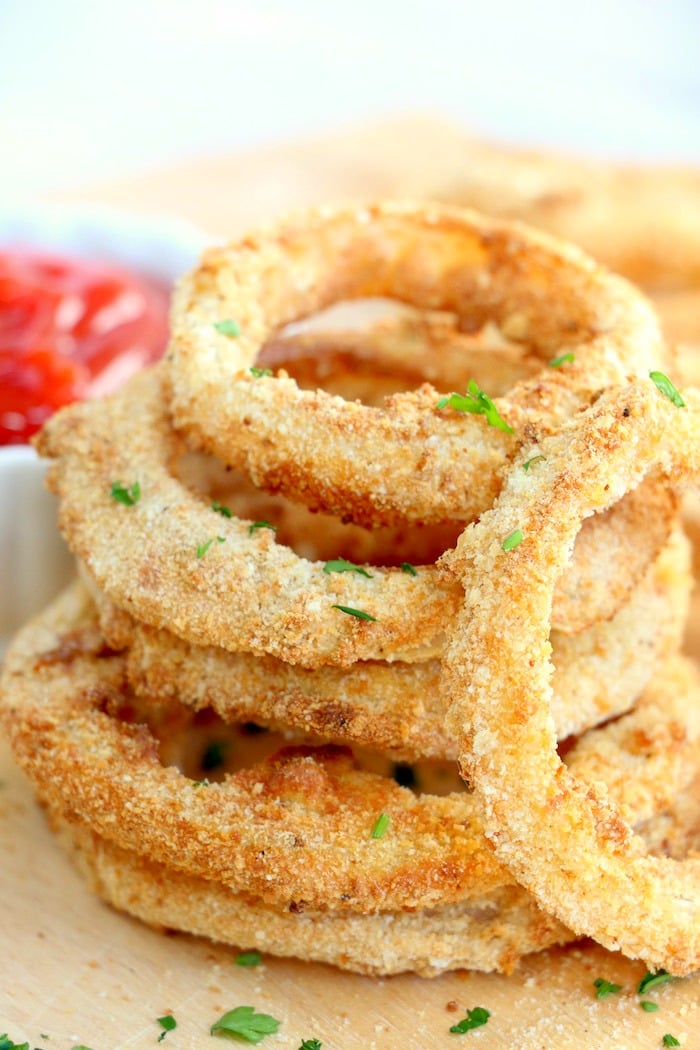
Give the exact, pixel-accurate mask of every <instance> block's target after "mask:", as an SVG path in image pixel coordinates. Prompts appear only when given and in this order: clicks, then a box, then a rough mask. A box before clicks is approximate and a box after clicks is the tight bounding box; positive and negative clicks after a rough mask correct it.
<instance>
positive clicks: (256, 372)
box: [250, 365, 272, 379]
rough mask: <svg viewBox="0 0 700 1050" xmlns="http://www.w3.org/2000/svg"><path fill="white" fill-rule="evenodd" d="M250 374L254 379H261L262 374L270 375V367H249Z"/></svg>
mask: <svg viewBox="0 0 700 1050" xmlns="http://www.w3.org/2000/svg"><path fill="white" fill-rule="evenodd" d="M250 374H251V375H252V376H255V378H256V379H262V377H263V376H271V375H272V369H271V368H256V367H255V365H253V367H252V368H251V369H250Z"/></svg>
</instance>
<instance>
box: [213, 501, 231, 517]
mask: <svg viewBox="0 0 700 1050" xmlns="http://www.w3.org/2000/svg"><path fill="white" fill-rule="evenodd" d="M211 509H212V510H215V511H216V513H217V514H220V515H221V516H222V518H232V517H233V511H232V510H229V508H228V507H225V506H224V505H223V503H219V501H218V500H214V502H213V503H212V505H211Z"/></svg>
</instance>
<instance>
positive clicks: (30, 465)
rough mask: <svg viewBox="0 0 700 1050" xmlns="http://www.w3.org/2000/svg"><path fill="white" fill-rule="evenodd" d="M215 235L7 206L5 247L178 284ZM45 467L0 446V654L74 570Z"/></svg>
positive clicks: (148, 221)
mask: <svg viewBox="0 0 700 1050" xmlns="http://www.w3.org/2000/svg"><path fill="white" fill-rule="evenodd" d="M211 240H212V238H211V237H207V236H206V235H205V234H204V233H203V232H202V231H200V230H197V229H195V228H194V227H193V226H191V225H189V224H187V223H184V222H180V221H179V220H176V219H172V218H168V217H163V218H161V217H158V216H144V217H140V216H136V215H130V214H124V213H122V212H118V211H115V210H112V209H110V208H104V207H99V206H85V207H83V206H80V207H73V206H65V207H63V206H50V205H45V204H31V203H19V204H15V205H13V206H8V205H3V206H2V207H1V208H0V247H5V246H13V245H14V246H24V247H32V248H46V249H47V250H51V251H56V252H60V253H66V254H69V255H76V256H82V257H84V258H87V259H95V260H101V261H104V262H112V263H117V264H119V265H121V266H124V267H126V268H128V269H131V270H134V271H135V272H137V273H140V274H143V275H144V276H146V277H149V276H150V277H153V278H155V279H156V280H158V281H160V282H162V283H165V284H171V283H172V282H173V281H174V280H175V278H177V277H178V276H179V275H180V274H181V273H183V272H184V271H185V270H187V269H188V268H189V267H191V266H192V265H193V264H194V262H195V261H196V259H197V257H198V255H199V253H200V251H201V249H202V248H203V247H204V245H205V244H206V243H209V242H211ZM44 473H45V464H43V463H42V462H41V461H40V460H39V459H38V457H37V456H36V454H35V452H34V451H33V449H31V448H29V447H28V446H25V445H16V446H9V447H6V448H0V654H1V653H2V650H3V649H4V646H5V645H6V643H7V640H8V638H9V637H10V636H11V635H12V633H13V632H14V631H15V630H16V629H17V628H18V627H19V626H20V625H21V624H22V623H23V622H24V621H25V620H26V619H27V618H28V617H29V616H32V615H33V614H34V613H37V612H39V610H40V609H41V608H42V607H43V606H44V605H45V604H46V603H47V602H48V601H50V600H51V598H53V597H54V595H55V594H57V593H58V591H59V590H60V588H61V587H62V586H63V585H64V584H65V583H66V582H67V581H68V580H69V579H70V577H71V575H72V574H73V572H74V567H73V563H72V559H71V558H70V555H69V554H68V551H67V549H66V547H65V545H64V544H63V541H62V539H61V537H60V535H59V533H58V530H57V528H56V507H55V503H54V500H53V497H51V496H50V495H49V494H48V493H47V492H46V491H45V489H44V483H43V482H44Z"/></svg>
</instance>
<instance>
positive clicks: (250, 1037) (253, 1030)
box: [210, 1006, 282, 1043]
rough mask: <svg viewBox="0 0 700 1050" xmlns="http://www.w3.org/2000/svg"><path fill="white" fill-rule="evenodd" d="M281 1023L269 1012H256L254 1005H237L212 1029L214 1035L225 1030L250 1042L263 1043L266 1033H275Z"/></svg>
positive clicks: (227, 1033) (228, 1033) (226, 1032)
mask: <svg viewBox="0 0 700 1050" xmlns="http://www.w3.org/2000/svg"><path fill="white" fill-rule="evenodd" d="M281 1023H282V1022H281V1021H277V1020H276V1019H275V1018H274V1017H270V1015H269V1014H256V1012H255V1007H254V1006H237V1007H236V1009H235V1010H229V1012H228V1013H227V1014H224V1015H223V1017H220V1018H219V1020H218V1021H217V1022H216V1024H213V1025H212V1026H211V1029H210V1031H211V1034H212V1035H215V1034H216V1033H217V1032H223V1033H225V1034H226V1035H238V1036H240V1037H241V1039H245V1040H246V1042H248V1043H261V1042H262V1041H263V1039H264V1038H265V1036H266V1035H273V1034H274V1033H275V1032H276V1031H277V1029H278V1028H279V1026H280V1025H281Z"/></svg>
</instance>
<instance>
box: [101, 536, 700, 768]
mask: <svg viewBox="0 0 700 1050" xmlns="http://www.w3.org/2000/svg"><path fill="white" fill-rule="evenodd" d="M690 585H691V577H690V572H689V553H688V544H687V541H686V540H685V539H684V537H682V535H681V534H680V533H679V532H677V533H676V534H675V536H674V538H673V540H672V541H671V543H670V544H669V546H667V547H666V548H665V549H664V550H663V551H662V553H661V555H660V556H659V558H658V559H657V560H656V562H655V563H654V564H653V565H652V566H651V568H650V570H649V572H648V573H647V576H646V577H645V579H644V581H643V582H642V583H641V584H639V585H638V587H637V588H636V589H635V591H634V592H633V594H632V596H631V598H630V599H629V601H628V602H627V603H626V605H624V606H623V607H622V609H621V610H620V611H619V612H618V613H617V614H616V616H615V617H614V619H612V620H611V621H609V622H602V623H599V624H596V625H594V626H593V627H592V628H590V629H589V630H588V631H585V632H581V633H580V634H577V635H574V636H573V637H568V636H566V635H561V634H557V633H556V632H553V634H552V639H551V641H552V647H553V650H554V665H555V672H554V678H553V699H552V713H553V717H554V720H555V723H556V726H557V736H558V737H559V738H560V739H561V738H564V737H567V736H572V735H578V734H579V733H581V732H583V731H584V730H586V729H589V728H590V727H591V726H594V725H596V724H598V723H599V722H601V721H603V720H605V719H608V718H611V717H614V716H616V715H619V714H621V713H622V712H623V711H625V710H627V709H628V708H629V707H630V706H631V705H632V703H633V702H634V701H635V700H636V698H637V696H638V695H639V694H640V692H641V691H642V689H643V688H644V687H645V685H646V684H647V682H648V681H649V679H650V677H651V675H652V673H653V672H654V670H655V668H656V667H658V666H659V665H660V663H661V661H662V660H665V659H666V658H667V657H668V655H669V653H673V652H677V651H678V649H679V647H680V642H681V638H682V634H683V629H684V624H685V620H686V615H687V609H688V598H689V590H690ZM91 593H92V594H93V598H94V600H95V601H96V605H97V608H98V610H99V612H100V628H101V630H102V633H103V635H104V637H105V639H106V640H107V643H108V644H109V645H110V646H111V647H113V648H126V647H128V650H129V651H128V654H127V661H128V678H129V682H130V685H131V687H132V688H133V689H135V691H136V693H137V694H139V695H142V696H149V695H150V696H162V697H168V698H172V699H178V700H180V702H182V703H184V704H186V705H188V706H192V707H194V708H195V710H199V709H201V708H203V707H208V706H211V707H212V708H213V709H214V710H215V711H216V713H217V714H218V715H219V716H220V717H221V718H223V719H224V721H227V722H237V721H241V722H246V721H260V722H262V723H263V724H265V725H267V726H271V727H273V728H277V727H282V726H292V727H294V728H296V729H300V730H301V731H303V732H305V733H313V734H315V735H317V736H319V737H322V738H324V739H327V740H330V741H332V742H334V743H342V744H361V745H364V746H365V747H372V748H376V749H378V750H382V751H388V752H390V753H391V754H392V755H393V757H394V758H396V759H400V760H404V761H412V760H413V759H416V758H419V757H423V758H441V759H445V758H449V759H453V760H456V758H457V757H458V750H457V747H456V745H455V742H454V739H453V738H452V737H451V736H450V734H449V733H448V732H447V731H446V730H445V726H444V718H445V702H444V700H443V698H442V694H441V692H440V688H439V682H440V662H439V661H438V660H429V661H423V662H415V663H410V664H409V663H404V662H401V661H396V662H394V663H391V664H387V663H381V662H359V663H355V664H353V665H352V666H351V667H349V668H343V669H340V668H333V667H331V668H321V669H317V670H315V671H310V670H307V669H305V668H300V667H295V666H292V665H291V664H286V663H284V662H283V661H280V660H277V659H275V658H274V657H255V656H251V655H249V654H247V653H229V652H226V651H225V650H222V649H216V648H213V647H211V646H207V647H199V646H194V645H191V644H189V643H187V642H184V641H182V640H181V639H178V638H176V637H175V636H174V635H172V634H170V633H169V632H166V631H157V630H155V629H153V628H149V627H145V626H144V625H142V624H139V623H137V622H135V621H133V620H130V619H128V620H127V622H124V619H123V617H122V616H120V614H119V611H118V610H116V609H115V608H114V607H113V606H111V603H109V602H108V601H107V600H106V599H105V598H104V596H102V595H100V594H99V593H95V592H94V591H92V592H91ZM115 617H116V623H115Z"/></svg>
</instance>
